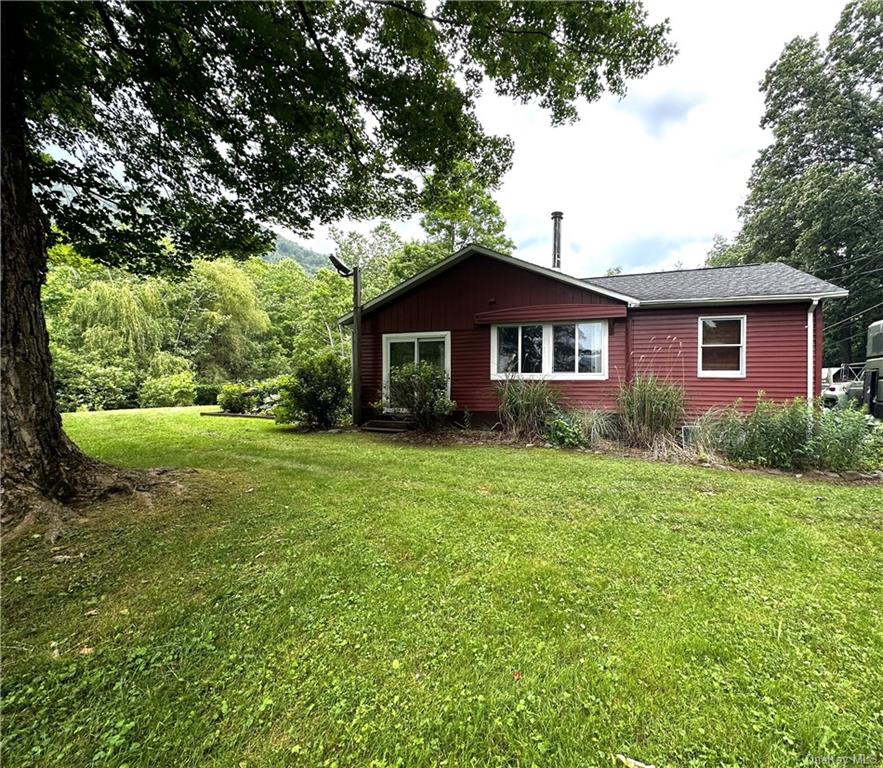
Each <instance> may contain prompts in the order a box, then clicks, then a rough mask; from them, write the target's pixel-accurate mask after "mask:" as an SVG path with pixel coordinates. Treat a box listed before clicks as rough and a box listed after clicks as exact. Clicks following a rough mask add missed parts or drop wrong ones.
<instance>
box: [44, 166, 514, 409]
mask: <svg viewBox="0 0 883 768" xmlns="http://www.w3.org/2000/svg"><path fill="white" fill-rule="evenodd" d="M451 184H454V185H455V186H454V187H452V186H451ZM419 205H420V208H421V211H422V216H421V223H422V226H423V229H424V236H423V237H422V238H418V239H415V240H411V241H405V240H403V239H402V238H400V237H399V236H398V235H397V234H396V233H395V231H394V229H393V228H392V226H391V225H390V223H389V222H387V221H383V222H381V223H380V224H378V225H377V226H376V227H375V228H374V229H373V230H371V231H370V232H369V233H368V234H361V233H359V232H354V231H353V232H343V231H341V230H339V229H332V238H333V239H334V241H335V244H336V248H335V251H336V253H337V255H338V257H339V258H340V259H342V260H343V261H344V262H346V263H349V264H353V265H355V264H358V265H359V266H360V267H361V268H362V270H363V282H364V288H363V300H366V301H367V300H368V299H371V298H372V297H373V296H376V295H377V294H379V293H382V292H383V291H385V290H387V289H388V288H390V287H392V286H393V285H395V284H396V283H398V282H400V281H402V280H405V279H407V278H408V277H410V276H411V275H413V274H415V273H416V272H419V271H420V270H422V269H424V268H426V267H428V266H430V265H432V264H433V263H435V262H436V261H438V260H440V259H442V258H444V257H445V256H447V255H448V254H449V253H450V252H451V249H455V248H457V247H459V246H461V245H463V244H465V243H467V242H476V243H479V244H481V245H485V246H487V247H490V248H494V249H496V250H498V251H501V252H503V253H511V252H512V251H513V250H514V247H515V246H514V244H513V243H512V241H511V240H510V239H509V238H508V237H507V236H506V234H505V221H504V219H503V216H502V214H501V212H500V209H499V206H498V205H497V203H496V201H495V200H494V199H493V197H492V196H491V194H490V192H489V191H488V189H487V188H486V186H485V185H484V184H483V183H482V182H481V181H480V179H479V177H478V176H477V175H476V174H475V173H474V170H473V169H472V167H471V166H470V165H469V164H468V163H461V164H460V165H459V166H458V172H457V174H456V176H455V177H454V178H453V179H452V180H451V181H450V182H447V183H445V184H442V183H440V182H439V180H437V179H435V178H434V177H430V178H429V179H428V180H427V184H426V189H425V191H424V193H423V194H422V195H421V196H420V200H419ZM288 254H290V256H289V255H288ZM299 255H301V254H300V252H299V251H297V250H294V249H290V248H289V249H288V251H283V252H282V253H281V255H280V250H279V248H278V245H277V248H276V250H275V251H274V252H269V253H268V254H266V255H265V256H263V257H261V258H258V257H252V258H250V259H247V260H244V261H241V260H240V261H237V260H234V259H233V258H230V257H226V258H220V259H214V260H206V259H195V260H193V261H192V264H191V268H190V269H189V270H188V271H187V272H184V273H166V274H159V275H153V276H149V277H140V276H138V275H136V274H134V273H132V272H130V271H128V270H126V269H123V268H119V267H106V266H102V265H99V264H97V263H95V262H94V261H92V260H90V259H87V258H84V257H82V256H79V255H78V254H77V253H76V251H75V250H74V248H73V247H72V246H71V245H69V244H59V245H56V246H54V247H53V248H52V249H51V250H50V252H49V272H48V275H47V279H46V284H45V285H44V287H43V293H42V299H43V309H44V313H45V315H46V322H47V326H48V329H49V338H50V351H51V353H52V360H53V372H54V376H55V388H56V396H57V400H58V404H59V407H60V408H61V409H62V410H77V409H88V410H101V409H112V408H131V407H137V406H153V405H185V404H189V403H191V402H193V399H194V398H196V399H197V400H199V401H200V402H206V403H207V402H210V401H211V398H212V395H213V393H214V391H215V390H216V389H217V385H219V384H223V383H226V382H231V381H246V382H247V381H254V380H259V379H267V378H272V377H275V376H280V375H283V374H287V373H290V372H291V371H292V369H293V368H294V367H295V366H296V365H297V364H298V363H300V362H303V361H305V360H307V359H309V358H311V357H313V356H314V355H316V354H317V353H318V352H320V351H322V350H324V349H326V348H331V349H332V350H334V351H335V352H336V353H337V354H339V355H340V356H341V358H342V359H344V360H346V361H347V362H348V361H349V354H350V353H349V337H348V334H347V332H346V331H345V330H344V329H342V328H340V327H339V326H338V324H337V319H338V318H339V317H340V316H341V315H343V314H345V313H346V312H347V311H349V309H350V308H351V306H352V304H351V302H352V293H351V291H352V288H351V284H350V283H349V282H348V281H347V280H345V279H344V278H342V277H340V276H339V275H338V274H337V273H336V272H335V271H333V270H331V269H329V268H328V267H321V266H319V265H318V263H316V260H315V259H312V260H311V261H310V263H309V264H308V265H307V267H312V269H305V268H304V266H303V265H302V264H300V263H298V262H297V261H295V260H294V258H292V257H295V256H299Z"/></svg>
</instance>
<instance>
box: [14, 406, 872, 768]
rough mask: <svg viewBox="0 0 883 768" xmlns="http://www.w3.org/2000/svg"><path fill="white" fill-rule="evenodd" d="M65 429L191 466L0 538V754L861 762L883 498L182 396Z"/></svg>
mask: <svg viewBox="0 0 883 768" xmlns="http://www.w3.org/2000/svg"><path fill="white" fill-rule="evenodd" d="M66 426H67V428H68V430H69V432H70V434H71V435H72V436H73V437H74V438H75V439H76V440H77V441H78V442H79V443H80V445H82V446H83V447H84V448H85V449H86V450H87V451H89V452H90V453H92V454H94V455H96V456H99V457H101V458H103V459H105V460H108V461H112V462H116V463H119V464H125V465H129V466H139V467H152V466H169V467H181V468H194V469H196V470H197V471H196V472H194V473H192V474H186V475H184V476H183V484H182V489H181V490H180V491H179V492H177V493H172V492H169V493H167V494H165V495H163V496H160V497H158V498H155V499H154V500H153V502H152V503H148V502H147V501H141V500H138V499H131V498H126V499H114V500H111V501H109V502H106V503H103V504H101V505H98V506H95V507H94V508H92V509H90V510H88V517H87V519H86V520H85V521H84V522H82V523H80V524H76V525H74V526H72V527H71V528H70V529H69V530H68V531H67V533H66V535H65V537H64V538H63V539H62V540H61V541H60V542H59V545H60V546H61V549H60V550H59V551H57V552H53V551H50V549H49V548H48V546H47V545H46V544H45V543H44V542H43V541H42V540H40V539H38V538H33V537H30V536H28V537H24V538H20V539H18V540H16V541H13V542H11V543H7V544H5V545H4V548H3V561H2V567H3V646H4V671H3V742H2V747H3V755H2V756H3V763H4V765H5V766H23V765H28V766H42V765H53V766H54V765H63V766H86V765H90V766H92V765H102V766H122V765H127V766H131V767H133V768H134V766H164V765H173V764H174V765H201V766H263V765H286V766H287V765H291V766H301V765H303V766H323V765H324V766H335V765H336V766H340V767H341V768H342V767H343V766H390V765H401V766H429V765H446V766H496V765H499V766H503V765H505V766H533V765H536V766H595V765H597V766H609V765H611V762H612V755H613V754H615V753H618V752H622V753H625V754H627V755H630V756H631V757H633V758H636V759H638V760H641V761H643V762H646V763H653V764H655V765H657V766H706V765H751V766H755V765H756V766H760V765H764V766H794V765H801V764H813V759H814V758H815V757H823V756H829V757H830V756H847V755H850V756H851V755H859V754H864V755H872V754H876V755H877V756H879V755H880V753H881V745H883V531H881V527H883V493H881V490H880V487H879V486H877V487H844V486H834V485H825V484H817V483H811V482H806V481H803V480H794V479H790V478H785V477H775V476H764V475H757V474H750V475H749V474H740V473H736V472H725V471H716V470H710V469H702V468H697V467H688V466H669V465H664V464H648V463H643V462H640V461H637V460H629V459H615V458H604V457H599V456H593V455H591V454H582V453H569V452H560V451H551V450H544V449H533V450H525V449H510V448H501V447H491V446H452V447H433V448H426V447H417V446H410V445H406V444H402V443H396V442H390V441H386V440H383V439H375V438H372V437H370V436H366V435H353V434H347V433H341V434H323V435H319V434H317V435H302V434H297V433H295V432H293V431H290V430H286V429H285V428H281V427H278V426H276V425H274V424H272V423H268V422H262V421H251V420H238V419H237V420H234V419H229V420H228V419H208V418H200V417H199V416H198V415H197V411H196V410H193V409H168V410H152V411H142V412H121V413H96V414H74V415H70V416H68V417H67V418H66ZM59 553H64V554H70V555H74V557H75V559H73V560H71V561H68V562H64V563H61V564H53V562H52V557H53V556H54V555H57V554H59ZM80 553H82V559H80Z"/></svg>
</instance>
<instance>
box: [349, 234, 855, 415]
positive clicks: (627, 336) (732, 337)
mask: <svg viewBox="0 0 883 768" xmlns="http://www.w3.org/2000/svg"><path fill="white" fill-rule="evenodd" d="M846 295H847V291H845V290H843V289H842V288H838V287H837V286H836V285H832V284H831V283H828V282H825V281H824V280H819V279H818V278H815V277H813V276H812V275H808V274H806V273H805V272H801V271H799V270H797V269H794V268H792V267H789V266H787V265H785V264H780V263H768V264H756V265H746V266H737V267H709V268H703V269H689V270H679V271H674V272H654V273H646V274H638V275H617V276H615V277H593V278H584V279H580V278H576V277H571V276H570V275H566V274H564V273H563V272H561V271H559V270H557V269H550V268H546V267H540V266H537V265H535V264H531V263H528V262H526V261H522V260H520V259H517V258H514V257H512V256H505V255H503V254H500V253H496V252H494V251H492V250H489V249H487V248H483V247H481V246H477V245H468V246H466V247H465V248H462V249H461V250H459V251H458V252H457V253H454V254H452V255H451V256H449V257H448V258H446V259H444V260H443V261H441V262H439V263H438V264H436V265H435V266H433V267H431V268H429V269H427V270H424V271H423V272H421V273H419V274H417V275H415V276H414V277H412V278H411V279H409V280H406V281H405V282H403V283H401V284H399V285H398V286H396V287H395V288H393V289H391V290H389V291H387V292H386V293H384V294H382V295H380V296H377V297H376V298H374V299H372V300H371V301H369V302H367V303H365V304H364V305H363V307H362V329H361V342H360V345H359V348H360V368H361V374H360V387H359V392H360V395H361V402H362V403H365V404H370V403H376V402H378V401H380V400H381V398H382V395H383V391H384V386H385V383H386V382H387V380H388V376H389V371H390V369H391V368H394V367H395V366H396V365H401V364H403V363H405V362H414V361H419V360H433V361H437V362H438V363H439V365H442V366H443V367H444V369H445V370H446V371H447V373H448V375H449V381H450V396H451V398H452V399H453V400H455V401H456V403H457V408H458V410H460V411H462V410H465V409H468V410H469V411H470V412H471V413H472V414H473V415H475V416H476V417H478V418H479V419H485V420H490V421H493V420H495V418H496V410H497V406H498V399H497V386H498V382H499V381H500V380H502V379H505V378H507V377H520V378H524V379H543V380H547V381H549V382H550V383H551V385H553V386H555V387H557V388H558V389H559V390H560V391H561V394H562V395H563V398H564V400H565V402H566V403H567V404H568V405H569V406H571V407H580V408H605V409H612V408H614V407H615V395H616V389H617V387H618V386H619V384H620V383H621V382H624V381H629V380H630V379H632V378H633V377H634V376H636V375H640V374H645V373H654V374H657V375H658V376H661V377H664V378H666V379H669V380H673V381H676V382H679V383H681V384H682V385H683V386H684V388H685V390H686V393H687V407H688V412H689V413H690V415H697V414H699V413H701V412H702V411H705V410H707V409H708V408H711V407H712V406H725V405H729V404H731V403H733V401H735V400H736V399H738V398H741V399H742V403H743V408H750V407H751V406H752V405H753V403H754V402H755V399H756V397H757V394H758V392H760V391H763V392H765V393H766V395H767V396H768V397H770V398H772V399H775V400H785V399H787V398H793V397H796V396H802V397H810V398H812V397H815V396H816V395H817V394H819V391H820V386H821V381H820V379H821V363H822V313H821V311H820V304H821V302H822V301H823V300H824V299H831V298H841V297H844V296H846ZM341 322H342V323H345V324H348V323H351V322H352V315H347V316H346V317H344V318H341Z"/></svg>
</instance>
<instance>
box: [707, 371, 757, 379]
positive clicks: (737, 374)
mask: <svg viewBox="0 0 883 768" xmlns="http://www.w3.org/2000/svg"><path fill="white" fill-rule="evenodd" d="M696 376H697V377H698V378H700V379H744V378H746V375H745V371H699V372H698V373H697V374H696Z"/></svg>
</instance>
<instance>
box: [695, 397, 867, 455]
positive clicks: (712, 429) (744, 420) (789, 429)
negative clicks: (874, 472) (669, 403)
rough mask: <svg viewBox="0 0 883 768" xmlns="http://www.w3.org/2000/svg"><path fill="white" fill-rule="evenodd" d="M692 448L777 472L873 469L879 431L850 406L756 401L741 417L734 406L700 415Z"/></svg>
mask: <svg viewBox="0 0 883 768" xmlns="http://www.w3.org/2000/svg"><path fill="white" fill-rule="evenodd" d="M692 444H693V446H694V447H695V448H697V449H698V450H699V451H700V452H702V453H706V454H710V455H719V456H722V457H723V458H725V459H728V460H729V461H734V462H737V463H742V464H752V465H756V466H761V467H775V468H778V469H810V468H815V469H829V470H834V471H843V470H850V469H851V470H862V469H877V468H880V467H881V466H883V456H881V450H883V432H881V431H880V430H879V429H878V428H876V427H874V425H873V424H871V423H870V421H869V420H868V419H867V417H866V415H865V414H864V413H863V412H862V411H861V410H859V409H857V408H855V407H854V406H852V405H848V406H846V407H843V408H833V409H830V410H828V409H823V408H819V407H818V404H813V405H812V406H810V407H808V406H807V402H806V401H805V400H803V399H802V398H799V397H798V398H794V399H793V400H789V401H788V402H785V403H775V402H772V401H770V400H767V399H765V398H763V397H761V398H760V399H759V400H758V401H757V403H756V404H755V406H754V408H753V409H752V410H751V411H750V412H749V413H747V414H743V413H740V411H739V408H738V407H737V406H732V407H730V408H726V409H723V410H712V411H709V412H708V413H706V414H705V415H704V416H702V418H700V419H699V421H698V422H697V424H696V428H695V430H694V437H693V439H692Z"/></svg>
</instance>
